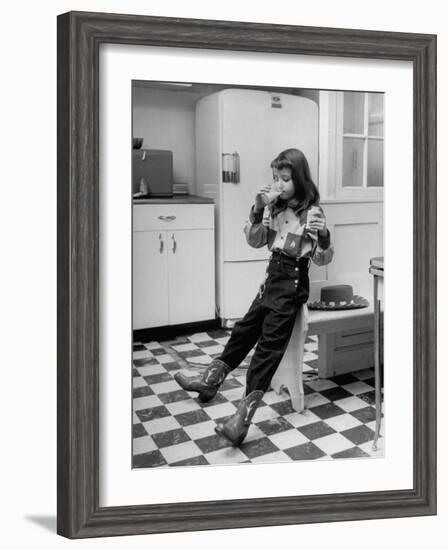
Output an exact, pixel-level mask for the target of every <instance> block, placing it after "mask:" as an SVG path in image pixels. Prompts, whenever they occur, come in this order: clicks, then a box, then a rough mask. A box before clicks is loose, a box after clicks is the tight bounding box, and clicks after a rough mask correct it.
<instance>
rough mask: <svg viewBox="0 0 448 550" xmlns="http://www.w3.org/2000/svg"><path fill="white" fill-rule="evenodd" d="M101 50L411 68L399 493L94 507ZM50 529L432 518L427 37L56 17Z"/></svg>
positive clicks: (431, 122)
mask: <svg viewBox="0 0 448 550" xmlns="http://www.w3.org/2000/svg"><path fill="white" fill-rule="evenodd" d="M104 43H115V44H132V45H153V46H169V47H179V48H185V47H188V48H208V49H217V50H232V51H252V52H254V51H256V52H265V53H266V54H269V53H271V52H278V53H284V54H310V55H311V54H312V55H323V56H340V57H346V56H349V57H355V58H366V59H386V60H407V61H411V62H412V63H413V98H414V114H413V122H414V144H413V153H414V183H413V199H414V213H413V227H414V240H413V254H414V266H413V283H414V316H413V335H414V349H413V352H414V355H413V357H414V365H413V382H414V395H413V398H414V417H413V434H414V442H413V453H414V456H413V458H414V462H413V464H414V476H413V477H414V483H413V488H412V489H409V490H392V491H377V492H364V493H344V494H341V493H339V494H320V495H319V494H317V495H310V496H288V497H274V498H255V499H244V500H243V499H235V500H222V501H207V502H184V503H173V504H148V505H136V506H114V507H100V505H99V451H98V449H99V443H98V441H99V410H98V409H99V404H98V403H99V373H98V370H99V368H98V364H99V362H98V357H99V326H98V324H99V298H98V296H99V275H98V273H99V221H98V211H99V187H98V173H99V160H98V152H99V146H98V143H99V139H98V136H99V121H98V119H99V117H98V113H99V47H100V45H101V44H104ZM57 208H58V214H57V216H58V217H57V219H58V228H57V229H58V273H57V277H58V279H57V280H58V388H57V389H58V520H57V531H58V533H59V534H61V535H63V536H65V537H69V538H83V537H98V536H112V535H130V534H144V533H164V532H176V531H195V530H207V529H226V528H242V527H256V526H268V525H287V524H298V523H315V522H328V521H343V520H360V519H378V518H392V517H404V516H419V515H431V514H435V513H436V428H437V427H436V216H435V212H436V37H435V36H433V35H424V34H406V33H392V32H378V31H364V30H348V29H330V28H315V27H297V26H287V25H270V24H269V25H268V24H258V23H247V22H234V21H208V20H198V19H180V18H165V17H148V16H136V15H118V14H105V13H104V14H101V13H85V12H69V13H65V14H62V15H60V16H59V17H58V202H57Z"/></svg>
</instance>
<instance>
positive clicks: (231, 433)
mask: <svg viewBox="0 0 448 550" xmlns="http://www.w3.org/2000/svg"><path fill="white" fill-rule="evenodd" d="M263 394H264V392H263V391H262V390H255V391H253V392H251V393H250V394H249V395H247V396H246V397H243V399H241V401H240V402H239V404H238V408H237V410H236V412H235V414H234V415H233V416H231V417H230V418H229V420H227V421H226V422H225V423H222V422H220V423H219V424H218V425H217V426H216V427H215V432H216V433H217V434H218V435H220V436H222V437H225V438H226V439H227V440H229V441H230V443H232V445H233V446H234V447H238V446H239V445H241V443H242V442H243V440H244V438H245V437H246V435H247V432H248V430H249V426H250V422H251V420H252V417H253V416H254V414H255V411H256V410H257V407H258V405H259V404H260V401H261V398H262V397H263Z"/></svg>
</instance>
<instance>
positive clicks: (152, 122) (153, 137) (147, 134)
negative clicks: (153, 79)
mask: <svg viewBox="0 0 448 550" xmlns="http://www.w3.org/2000/svg"><path fill="white" fill-rule="evenodd" d="M197 99H198V95H197V94H196V93H189V92H186V91H184V90H182V91H176V90H161V89H152V88H146V87H137V86H135V87H134V90H133V136H134V137H142V138H143V147H144V148H146V149H169V150H170V151H173V178H174V182H175V183H185V182H186V183H188V184H189V189H190V193H194V191H195V179H196V178H195V150H194V143H195V135H194V105H195V103H196V101H197Z"/></svg>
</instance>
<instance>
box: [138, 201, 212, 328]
mask: <svg viewBox="0 0 448 550" xmlns="http://www.w3.org/2000/svg"><path fill="white" fill-rule="evenodd" d="M133 214H134V216H133V217H134V220H133V328H134V330H136V329H144V328H153V327H160V326H166V325H177V324H183V323H193V322H198V321H206V320H210V319H214V318H215V255H214V205H213V203H205V204H176V203H170V199H167V203H166V204H157V203H155V204H150V203H149V204H134V209H133Z"/></svg>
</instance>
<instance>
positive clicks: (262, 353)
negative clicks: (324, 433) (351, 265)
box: [174, 149, 334, 446]
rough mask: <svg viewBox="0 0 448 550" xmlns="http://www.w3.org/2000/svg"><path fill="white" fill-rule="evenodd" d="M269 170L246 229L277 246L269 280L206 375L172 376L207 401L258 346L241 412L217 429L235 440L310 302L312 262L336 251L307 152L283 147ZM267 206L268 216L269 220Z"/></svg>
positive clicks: (252, 237)
mask: <svg viewBox="0 0 448 550" xmlns="http://www.w3.org/2000/svg"><path fill="white" fill-rule="evenodd" d="M271 168H272V171H273V177H274V184H273V187H274V189H271V187H270V186H263V187H262V188H261V189H260V190H259V192H258V193H257V195H256V197H255V204H254V205H253V206H252V209H251V211H250V214H249V222H248V223H247V224H246V227H245V229H244V231H245V234H246V239H247V242H248V243H249V245H250V246H253V247H255V248H259V247H262V246H265V245H267V246H268V248H269V250H270V251H271V252H272V255H271V257H270V261H269V264H268V267H267V270H266V277H265V280H264V282H263V283H262V284H261V286H260V288H259V291H258V293H257V295H256V296H255V299H254V300H253V302H252V304H251V306H250V308H249V310H248V312H247V313H246V315H245V316H244V317H243V319H241V320H240V321H238V322H237V323H236V324H235V326H234V328H233V330H232V333H231V336H230V339H229V341H228V342H227V344H226V346H225V348H224V351H223V352H222V354H221V356H220V357H219V359H214V360H213V361H212V363H211V364H210V366H209V367H208V369H207V370H206V372H205V373H204V374H203V375H199V376H196V377H187V376H185V375H184V374H182V373H176V374H175V376H174V378H175V380H176V381H177V382H178V384H179V385H180V386H181V387H182V388H184V389H185V390H187V391H197V392H199V396H198V397H199V399H200V400H201V401H203V402H206V401H210V400H211V399H212V398H213V397H214V396H215V395H216V393H217V391H218V389H219V387H220V385H221V384H222V382H223V381H224V379H225V378H226V376H227V375H228V373H229V372H230V371H232V370H233V369H235V368H236V367H237V366H238V365H239V364H240V363H241V361H242V360H243V359H244V358H245V357H246V355H247V354H248V353H249V351H250V350H251V349H252V347H253V346H254V345H255V344H257V346H256V348H255V352H254V354H253V356H252V360H251V362H250V365H249V368H248V371H247V377H246V390H245V394H244V397H243V399H242V400H241V401H240V403H239V405H238V408H237V411H236V412H235V414H234V415H233V416H231V417H230V418H229V419H228V420H227V421H226V422H223V423H219V424H218V425H217V426H216V427H215V431H216V433H218V434H219V435H220V436H222V437H225V438H226V439H228V440H229V441H230V442H231V443H232V444H233V445H234V446H239V445H240V444H241V443H242V442H243V440H244V438H245V437H246V435H247V432H248V429H249V426H250V422H251V420H252V417H253V416H254V414H255V411H256V409H257V407H258V405H259V403H260V401H261V398H262V397H263V394H264V392H266V391H267V389H268V388H269V385H270V382H271V380H272V377H273V376H274V374H275V371H276V369H277V367H278V365H279V364H280V361H281V359H282V357H283V354H284V352H285V350H286V348H287V346H288V342H289V338H290V336H291V332H292V329H293V325H294V321H295V318H296V315H297V312H298V309H299V308H300V307H302V304H304V303H306V301H307V300H308V294H309V280H308V267H309V264H310V261H311V260H312V261H313V262H314V263H315V264H317V265H319V266H321V265H326V264H328V263H329V262H330V261H331V260H332V258H333V253H334V249H333V244H332V243H331V241H330V233H329V231H328V229H327V226H326V221H325V216H324V214H323V211H322V208H321V207H320V206H319V192H318V190H317V188H316V186H315V184H314V183H313V181H312V180H311V176H310V169H309V166H308V161H307V160H306V158H305V155H304V154H303V153H302V152H301V151H299V150H298V149H286V150H285V151H283V152H282V153H280V154H279V155H278V156H277V157H276V158H275V159H274V160H273V161H272V163H271ZM266 206H267V208H268V211H269V217H268V218H267V220H266V222H265V223H264V222H263V213H264V209H265V207H266Z"/></svg>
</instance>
